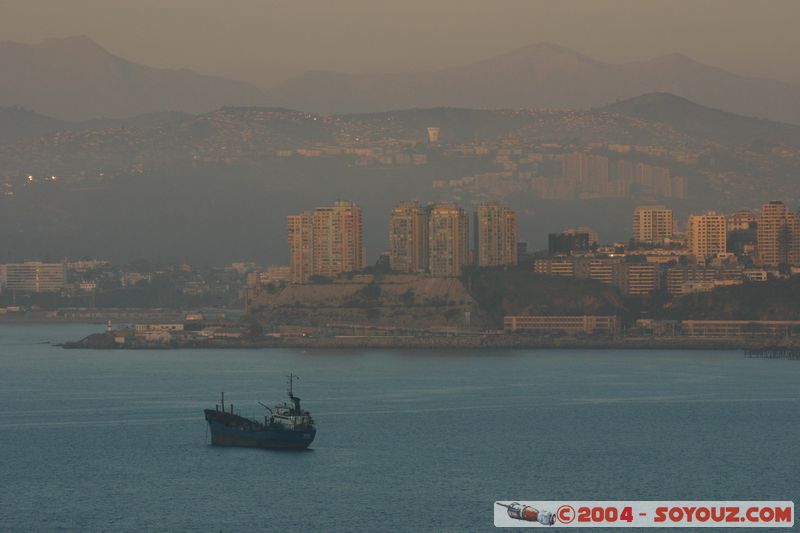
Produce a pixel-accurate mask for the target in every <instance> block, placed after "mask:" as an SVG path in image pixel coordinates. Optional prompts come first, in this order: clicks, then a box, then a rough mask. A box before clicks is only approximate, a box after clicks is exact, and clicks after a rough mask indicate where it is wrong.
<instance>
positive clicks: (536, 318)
mask: <svg viewBox="0 0 800 533" xmlns="http://www.w3.org/2000/svg"><path fill="white" fill-rule="evenodd" d="M503 329H504V330H505V331H506V332H508V333H514V332H517V331H529V332H539V333H553V332H564V333H579V332H580V333H596V332H602V333H612V334H613V333H615V332H617V331H618V329H619V320H618V318H617V317H616V316H613V315H578V316H547V315H516V316H513V315H512V316H505V317H503Z"/></svg>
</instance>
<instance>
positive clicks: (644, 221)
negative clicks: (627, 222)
mask: <svg viewBox="0 0 800 533" xmlns="http://www.w3.org/2000/svg"><path fill="white" fill-rule="evenodd" d="M671 237H672V209H669V208H667V207H664V206H662V205H649V206H640V207H637V208H636V209H635V210H634V212H633V240H634V241H636V242H642V243H648V244H662V243H663V242H664V240H665V239H669V238H671Z"/></svg>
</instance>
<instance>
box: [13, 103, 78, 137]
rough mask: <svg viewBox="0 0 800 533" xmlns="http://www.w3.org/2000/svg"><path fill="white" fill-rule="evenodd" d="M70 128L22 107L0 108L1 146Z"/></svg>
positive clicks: (63, 123) (65, 124) (59, 121)
mask: <svg viewBox="0 0 800 533" xmlns="http://www.w3.org/2000/svg"><path fill="white" fill-rule="evenodd" d="M68 126H69V124H68V123H66V122H63V121H61V120H57V119H54V118H52V117H47V116H44V115H40V114H39V113H36V112H33V111H28V110H27V109H22V108H20V107H0V144H4V143H14V142H19V141H22V140H24V139H27V138H30V137H36V136H39V135H44V134H47V133H53V132H55V131H59V130H61V129H64V128H66V127H68Z"/></svg>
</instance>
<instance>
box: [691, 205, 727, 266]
mask: <svg viewBox="0 0 800 533" xmlns="http://www.w3.org/2000/svg"><path fill="white" fill-rule="evenodd" d="M726 238H727V230H726V221H725V215H722V214H720V213H715V212H714V211H709V212H708V213H706V214H704V215H691V216H690V217H689V233H688V241H689V243H688V244H689V253H690V254H691V255H693V256H695V257H698V258H703V257H711V256H715V255H717V254H722V253H725V251H726Z"/></svg>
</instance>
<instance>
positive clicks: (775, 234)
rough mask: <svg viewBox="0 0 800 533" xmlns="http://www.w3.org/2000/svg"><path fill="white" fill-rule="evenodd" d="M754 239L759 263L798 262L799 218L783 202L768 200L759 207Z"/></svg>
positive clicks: (799, 247)
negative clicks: (759, 212)
mask: <svg viewBox="0 0 800 533" xmlns="http://www.w3.org/2000/svg"><path fill="white" fill-rule="evenodd" d="M756 241H757V242H756V257H757V259H758V262H759V263H760V264H762V265H780V264H789V265H798V264H800V218H798V216H797V215H796V214H795V213H792V212H791V211H789V209H788V208H787V207H786V204H784V203H783V202H769V203H766V204H764V205H763V206H762V207H761V214H760V215H759V216H758V227H757V229H756Z"/></svg>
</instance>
